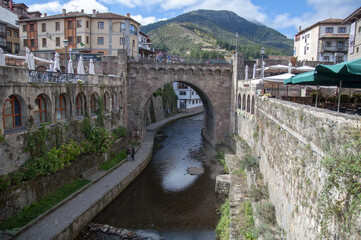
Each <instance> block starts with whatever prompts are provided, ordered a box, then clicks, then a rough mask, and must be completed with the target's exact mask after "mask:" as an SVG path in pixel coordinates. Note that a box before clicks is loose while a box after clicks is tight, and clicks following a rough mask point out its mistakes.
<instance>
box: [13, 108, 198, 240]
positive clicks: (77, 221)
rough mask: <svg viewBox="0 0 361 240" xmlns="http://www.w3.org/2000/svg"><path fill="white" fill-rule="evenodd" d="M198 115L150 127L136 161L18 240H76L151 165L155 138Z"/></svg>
mask: <svg viewBox="0 0 361 240" xmlns="http://www.w3.org/2000/svg"><path fill="white" fill-rule="evenodd" d="M195 114H198V113H188V114H177V115H176V116H172V117H169V118H167V119H164V120H162V121H159V122H156V123H153V124H151V125H149V126H148V127H147V132H146V134H145V137H144V140H143V142H142V145H141V146H140V148H139V150H138V151H137V153H136V154H135V161H125V162H123V163H121V164H119V166H118V167H115V168H113V169H112V170H110V171H108V172H107V173H106V174H105V175H103V176H100V177H99V178H98V179H97V180H95V181H93V182H91V183H89V184H88V185H87V186H85V187H84V188H83V189H81V190H80V191H78V192H77V193H76V194H74V195H73V196H71V197H69V198H68V199H66V200H64V201H63V202H61V203H59V204H58V205H57V206H56V207H54V208H53V209H51V210H49V211H48V212H47V213H45V214H43V215H42V216H39V217H38V218H37V219H35V220H34V221H33V222H31V223H30V224H28V225H27V226H25V227H24V228H23V229H21V230H20V231H19V233H18V234H17V235H16V236H15V239H31V240H37V239H39V240H43V239H44V240H45V239H73V238H75V237H76V236H77V235H78V234H79V232H80V231H81V230H82V229H83V228H84V227H85V226H86V224H87V223H88V222H89V221H91V220H92V219H93V218H94V217H95V216H96V215H97V214H98V213H99V212H100V211H101V210H102V209H103V208H104V207H106V206H107V205H108V204H109V203H110V202H111V201H112V200H113V199H115V198H116V197H117V195H118V194H119V193H121V192H122V191H123V190H124V189H125V188H126V187H127V186H128V185H129V184H130V183H131V182H132V181H133V180H134V179H135V178H136V177H137V176H138V174H140V173H141V171H142V170H143V169H144V168H145V167H146V166H147V165H148V163H149V161H150V160H151V157H152V151H153V140H154V134H155V133H156V131H157V130H158V129H160V128H161V127H162V126H164V125H165V124H168V123H169V122H172V121H175V120H177V119H179V118H184V117H188V116H192V115H195Z"/></svg>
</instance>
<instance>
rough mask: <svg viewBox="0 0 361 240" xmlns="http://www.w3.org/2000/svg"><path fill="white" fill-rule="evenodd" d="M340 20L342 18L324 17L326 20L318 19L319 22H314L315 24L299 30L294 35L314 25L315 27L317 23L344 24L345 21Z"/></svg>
mask: <svg viewBox="0 0 361 240" xmlns="http://www.w3.org/2000/svg"><path fill="white" fill-rule="evenodd" d="M342 21H343V20H342V19H338V18H329V19H326V20H322V21H319V22H317V23H315V24H313V25H311V26H309V27H307V28H305V29H303V30H301V31H299V32H298V33H297V34H296V36H297V35H300V34H301V33H304V32H307V31H308V30H310V29H312V28H314V27H316V26H318V25H323V24H326V25H327V24H343V25H344V24H345V23H343V22H342Z"/></svg>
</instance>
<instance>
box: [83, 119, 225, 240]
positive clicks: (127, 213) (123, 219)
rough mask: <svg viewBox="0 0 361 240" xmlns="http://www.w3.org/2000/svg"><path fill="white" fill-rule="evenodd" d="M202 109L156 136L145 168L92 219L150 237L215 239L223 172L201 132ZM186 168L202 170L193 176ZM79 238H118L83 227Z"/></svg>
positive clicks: (95, 221)
mask: <svg viewBox="0 0 361 240" xmlns="http://www.w3.org/2000/svg"><path fill="white" fill-rule="evenodd" d="M203 126H204V119H203V114H201V115H196V116H193V117H190V118H187V119H180V120H177V121H176V122H174V123H172V124H171V125H169V126H167V127H165V128H164V129H163V130H162V131H161V132H160V133H159V134H158V135H157V137H156V141H155V146H156V147H155V149H154V154H153V158H152V160H151V162H150V163H149V166H148V167H147V168H146V169H145V170H144V171H143V173H142V174H141V175H140V176H139V177H138V178H137V179H136V180H135V181H134V182H133V183H132V184H131V185H130V186H129V187H128V188H127V189H126V190H125V191H124V192H123V193H121V194H120V195H119V196H118V197H117V198H116V199H115V200H114V201H113V202H112V203H111V204H110V205H109V206H108V207H106V208H105V209H104V210H103V211H102V212H101V213H99V214H98V215H97V216H96V217H95V218H94V219H93V221H92V222H94V223H100V224H107V225H110V226H114V227H117V228H122V229H130V230H132V231H135V232H136V233H138V234H140V235H142V236H147V237H148V239H154V240H155V239H207V240H208V239H215V232H214V229H215V227H216V224H217V222H218V219H219V216H218V214H217V212H216V210H217V209H218V208H219V207H220V205H221V204H222V203H223V201H224V199H223V198H222V197H220V196H218V195H216V194H215V193H214V187H215V178H216V176H217V175H219V174H222V169H223V168H222V166H221V165H220V163H219V162H218V161H217V160H216V158H215V155H216V152H215V151H214V150H213V149H211V148H210V147H209V146H208V144H207V143H205V141H204V139H203V138H202V136H201V129H202V127H203ZM188 167H201V168H203V169H204V173H203V174H201V175H190V174H188V172H187V169H188ZM78 239H117V238H113V237H112V236H109V235H106V234H102V233H94V232H93V233H90V232H87V231H83V233H82V234H81V235H80V236H79V237H78Z"/></svg>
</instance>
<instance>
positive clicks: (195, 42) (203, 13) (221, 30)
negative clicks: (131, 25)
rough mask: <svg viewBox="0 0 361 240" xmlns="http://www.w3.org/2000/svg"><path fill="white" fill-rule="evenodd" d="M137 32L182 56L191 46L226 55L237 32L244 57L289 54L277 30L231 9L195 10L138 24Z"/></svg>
mask: <svg viewBox="0 0 361 240" xmlns="http://www.w3.org/2000/svg"><path fill="white" fill-rule="evenodd" d="M141 31H142V32H144V33H146V34H147V35H148V36H149V37H150V38H151V40H152V42H153V46H154V47H155V48H160V49H166V50H168V52H170V53H171V54H177V55H181V56H185V55H186V54H189V53H190V52H192V51H195V49H198V51H199V50H201V51H205V50H208V51H213V54H214V51H217V46H218V45H219V46H220V48H221V53H222V54H225V55H227V54H228V55H230V54H231V53H230V51H232V50H234V49H235V45H236V33H237V32H238V34H239V37H238V46H239V51H240V52H241V53H242V54H243V55H244V56H245V57H248V58H255V57H260V48H261V47H262V46H264V47H265V48H266V55H268V54H272V55H291V54H292V49H293V41H292V40H290V39H287V37H286V36H284V35H282V34H281V33H279V32H278V31H276V30H274V29H272V28H269V27H267V26H264V25H262V24H257V23H252V22H250V21H248V20H246V19H244V18H242V17H240V16H238V15H237V14H235V13H234V12H231V11H214V10H197V11H192V12H189V13H185V14H182V15H179V16H177V17H175V18H172V19H168V20H165V21H160V22H156V23H152V24H149V25H146V26H142V28H141Z"/></svg>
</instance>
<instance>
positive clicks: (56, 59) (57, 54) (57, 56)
mask: <svg viewBox="0 0 361 240" xmlns="http://www.w3.org/2000/svg"><path fill="white" fill-rule="evenodd" d="M56 69H58V70H59V71H60V59H59V53H55V58H54V69H53V70H54V71H55V72H56Z"/></svg>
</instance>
